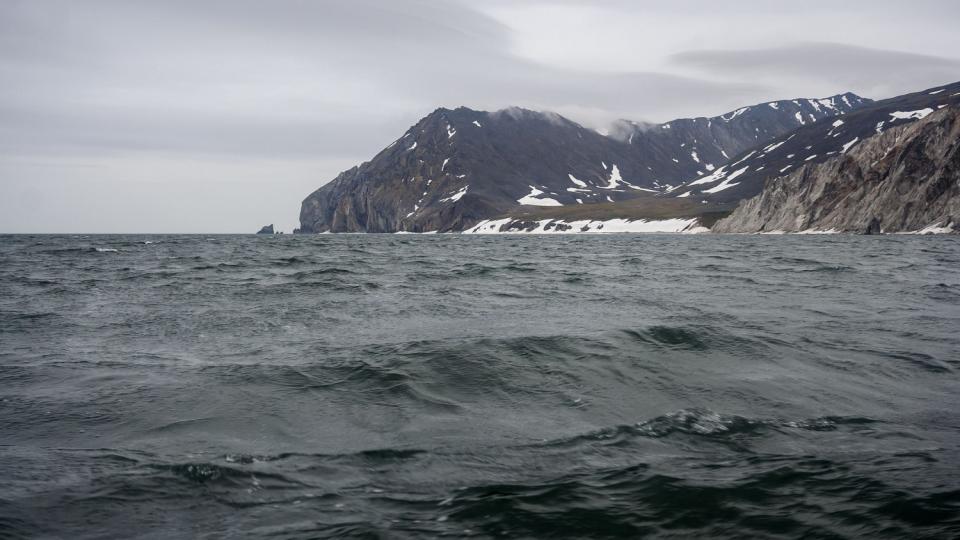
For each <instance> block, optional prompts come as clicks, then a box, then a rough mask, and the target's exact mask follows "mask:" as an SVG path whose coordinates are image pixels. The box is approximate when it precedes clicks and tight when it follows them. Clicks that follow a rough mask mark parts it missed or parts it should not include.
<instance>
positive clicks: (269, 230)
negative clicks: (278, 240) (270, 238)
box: [257, 223, 273, 234]
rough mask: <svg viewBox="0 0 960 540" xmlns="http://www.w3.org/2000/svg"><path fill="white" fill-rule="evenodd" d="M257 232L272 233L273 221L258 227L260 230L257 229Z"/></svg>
mask: <svg viewBox="0 0 960 540" xmlns="http://www.w3.org/2000/svg"><path fill="white" fill-rule="evenodd" d="M257 234H273V223H271V224H269V225H264V226H263V227H260V230H259V231H257Z"/></svg>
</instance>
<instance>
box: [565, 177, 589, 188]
mask: <svg viewBox="0 0 960 540" xmlns="http://www.w3.org/2000/svg"><path fill="white" fill-rule="evenodd" d="M567 176H569V177H570V181H571V182H573V183H574V184H576V185H578V186H580V187H587V183H586V182H584V181H583V180H579V179H577V177H575V176H574V175H572V174H567Z"/></svg>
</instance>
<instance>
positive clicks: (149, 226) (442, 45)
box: [0, 0, 960, 232]
mask: <svg viewBox="0 0 960 540" xmlns="http://www.w3.org/2000/svg"><path fill="white" fill-rule="evenodd" d="M814 3H817V2H814ZM880 4H882V3H879V2H872V3H870V4H869V5H870V6H873V8H872V10H871V11H870V12H868V15H863V13H862V12H861V14H860V16H859V19H858V21H859V23H860V25H858V27H859V26H862V25H864V24H871V23H872V24H873V26H875V27H882V28H883V29H885V30H886V29H888V28H894V27H897V25H902V26H903V28H902V29H901V32H900V34H898V35H897V36H892V37H891V36H887V38H886V39H884V40H883V47H879V46H878V45H879V43H878V42H877V40H876V39H874V38H873V37H871V36H870V35H869V34H868V33H866V32H860V31H850V32H846V34H844V33H841V32H837V31H836V28H837V26H838V25H841V26H842V23H844V21H843V20H842V17H846V16H847V14H848V13H851V12H852V11H853V10H855V9H857V7H858V6H857V5H856V3H851V4H845V6H844V7H842V8H838V7H836V6H833V7H831V8H830V9H832V10H833V15H832V16H829V17H824V16H823V15H822V12H821V15H819V20H820V25H819V27H818V25H814V24H813V22H814V21H815V18H811V17H810V16H809V13H810V11H809V10H806V11H804V10H795V9H792V8H776V9H774V8H770V7H769V5H768V3H762V2H744V3H737V5H736V6H737V7H729V6H728V7H726V8H724V10H723V11H721V10H719V9H718V8H717V7H716V6H715V5H714V3H713V2H705V1H704V2H693V1H688V2H680V3H675V4H674V5H672V6H657V7H651V6H649V5H648V3H637V2H621V1H616V0H610V1H606V2H598V3H592V4H591V5H590V6H589V7H584V5H583V4H582V3H578V2H565V1H562V0H554V1H549V0H544V1H538V2H505V1H491V2H487V3H483V4H482V5H479V6H477V5H475V4H474V3H466V2H459V1H448V2H436V1H426V0H391V1H375V0H327V1H310V0H273V1H270V2H263V1H254V0H202V1H201V0H189V1H188V0H167V1H165V2H149V1H137V0H91V1H89V2H82V3H81V2H74V1H71V0H11V1H9V2H4V3H2V4H0V231H9V232H16V231H41V232H51V231H93V232H96V231H103V232H109V231H134V230H136V231H147V230H157V231H169V232H179V231H184V232H187V231H223V232H228V231H234V232H244V231H248V230H255V229H256V228H257V227H258V226H259V225H261V224H262V223H261V222H269V221H274V222H277V223H278V224H279V225H280V226H281V228H283V229H287V230H289V229H290V228H292V226H293V225H294V224H295V220H296V215H297V210H298V204H299V201H300V200H301V199H302V198H303V197H304V196H305V195H306V194H307V193H308V192H309V191H311V190H312V189H314V188H316V187H318V186H319V185H321V184H322V183H324V182H326V181H328V180H329V179H331V178H332V177H333V176H335V175H336V173H337V172H339V170H340V169H342V168H345V167H346V166H348V165H350V164H352V163H355V162H358V161H362V160H364V159H366V158H368V157H370V156H371V155H373V154H374V153H375V152H376V151H378V150H379V149H380V148H382V147H383V146H385V145H386V144H388V143H389V142H390V141H391V140H393V139H394V138H395V137H396V136H397V135H398V134H399V133H402V132H403V131H404V130H405V129H406V128H407V127H408V126H409V125H410V124H412V123H414V122H415V121H416V120H417V119H418V118H419V117H421V116H423V115H424V114H426V113H428V112H429V111H431V110H433V109H434V108H436V107H439V106H446V107H455V106H459V105H466V106H470V107H474V108H481V109H499V108H502V107H506V106H510V105H518V106H523V107H527V108H534V109H542V110H554V111H557V112H559V113H561V114H564V115H567V116H570V117H572V118H574V119H575V120H577V121H580V122H582V123H584V124H586V125H591V126H594V127H600V126H602V125H604V124H606V123H608V122H609V121H611V120H614V119H616V118H630V119H636V120H654V121H665V120H669V119H670V118H673V117H678V116H690V115H702V114H718V113H721V112H724V111H726V110H729V109H731V108H734V107H736V106H738V105H741V104H746V103H753V102H758V101H764V100H768V99H774V98H780V97H797V96H800V95H814V96H819V95H827V94H832V93H836V92H841V91H846V90H854V91H857V92H860V93H865V94H867V95H869V96H870V97H884V95H890V94H893V93H899V92H901V91H906V90H909V89H914V88H922V87H924V86H930V85H934V84H937V83H940V82H945V81H946V80H950V79H952V78H958V79H960V69H958V66H960V64H958V61H957V58H955V57H954V56H953V55H952V51H956V50H960V48H957V47H956V45H960V43H957V40H958V39H960V38H957V36H956V35H955V34H956V32H954V31H952V30H951V27H950V26H949V25H946V24H945V23H942V24H941V23H940V22H939V21H941V20H943V19H944V18H947V17H948V16H949V15H956V14H957V13H956V12H957V8H956V7H954V6H953V4H951V3H949V2H924V1H919V2H916V3H915V5H913V6H911V9H912V11H911V12H910V13H913V14H914V15H913V16H917V17H919V16H923V15H925V14H926V15H929V16H928V20H929V21H931V22H930V24H927V25H926V26H925V27H918V26H916V25H914V24H913V20H914V19H905V18H904V17H905V15H903V14H902V13H897V10H900V9H901V8H900V7H898V6H899V4H894V3H892V2H891V3H890V4H889V6H890V9H889V10H885V9H883V6H880ZM823 5H824V6H827V3H823ZM877 6H880V7H877ZM859 7H861V8H862V7H863V6H859ZM837 10H843V11H842V12H838V11H837ZM931 14H939V16H938V17H933V15H931ZM790 17H795V18H799V19H801V22H802V23H803V24H802V25H800V26H803V27H806V29H805V31H803V32H793V33H790V32H785V31H783V30H782V29H781V28H782V27H784V26H789V25H786V24H784V23H783V21H782V19H784V18H790ZM837 17H841V19H838V18H837ZM953 20H956V18H954V19H953ZM788 22H789V21H788ZM794 24H795V22H794ZM710 28H712V29H713V31H712V33H711V35H710V36H709V39H704V32H705V30H704V29H710ZM751 28H753V30H751ZM731 29H735V30H736V31H735V32H732V31H731ZM771 29H773V30H775V32H773V34H775V35H773V34H771ZM844 35H846V36H847V37H849V39H850V41H849V42H848V41H843V40H839V39H838V37H843V36H844ZM951 47H952V48H951ZM951 75H952V76H951ZM173 194H175V195H173ZM185 199H189V204H187V203H185V202H184V200H185ZM131 209H136V211H135V212H134V211H131Z"/></svg>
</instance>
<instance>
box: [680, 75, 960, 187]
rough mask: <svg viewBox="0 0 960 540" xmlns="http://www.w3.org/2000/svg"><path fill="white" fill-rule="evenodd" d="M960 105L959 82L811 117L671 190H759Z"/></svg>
mask: <svg viewBox="0 0 960 540" xmlns="http://www.w3.org/2000/svg"><path fill="white" fill-rule="evenodd" d="M947 105H960V83H953V84H948V85H945V86H939V87H935V88H931V89H928V90H923V91H921V92H915V93H912V94H906V95H903V96H898V97H894V98H890V99H885V100H882V101H876V102H872V103H868V104H864V105H863V106H861V107H859V108H857V109H856V110H854V111H852V112H847V113H845V114H844V115H843V116H838V117H836V118H829V119H825V120H823V121H819V122H815V123H813V122H807V123H806V125H804V126H801V127H799V128H798V129H796V130H793V131H791V132H789V133H786V134H783V135H780V136H778V137H775V138H773V139H771V140H770V141H769V142H766V143H763V144H761V145H758V146H756V147H754V148H750V149H748V150H746V151H745V152H742V153H741V154H740V155H733V154H731V159H730V161H729V162H728V163H727V164H725V165H724V166H723V167H721V168H719V169H717V170H716V171H714V172H713V173H712V174H711V175H710V176H707V177H699V178H698V177H691V179H690V180H689V181H688V182H686V183H685V184H684V185H683V186H681V187H679V188H677V189H676V190H674V191H672V192H671V195H674V196H678V197H688V198H691V199H695V200H706V201H709V202H713V203H717V204H722V203H725V202H736V201H739V200H742V199H745V198H748V197H753V196H754V195H756V194H758V193H760V190H762V189H763V186H764V183H765V182H766V181H767V180H768V179H770V178H777V177H780V176H783V175H786V174H789V173H790V172H792V171H796V170H797V169H799V168H801V167H803V166H804V165H807V164H809V163H822V162H824V161H826V160H828V159H831V158H833V157H835V156H838V155H840V154H843V153H845V152H849V151H850V150H851V149H852V148H854V147H856V146H857V145H858V144H860V143H861V142H862V141H864V140H866V139H869V138H870V137H872V136H874V135H877V134H878V133H883V132H884V131H886V130H888V129H892V128H896V127H899V126H903V125H906V124H910V123H913V122H916V121H917V120H920V119H922V118H924V117H925V116H926V115H928V114H930V113H933V112H934V111H936V110H938V109H939V108H940V107H944V106H947Z"/></svg>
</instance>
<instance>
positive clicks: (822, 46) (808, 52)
mask: <svg viewBox="0 0 960 540" xmlns="http://www.w3.org/2000/svg"><path fill="white" fill-rule="evenodd" d="M671 60H672V61H673V62H675V63H676V64H677V65H680V66H684V67H690V68H694V69H696V70H698V71H700V72H702V73H707V74H709V75H711V76H714V77H721V78H732V79H741V78H744V77H751V78H754V79H755V80H757V79H759V80H761V81H766V80H770V79H776V78H780V79H783V78H791V79H796V80H801V81H802V80H807V81H811V80H813V81H817V82H829V83H831V84H833V85H835V86H836V87H837V88H838V89H839V88H845V89H850V90H854V91H857V92H860V93H862V94H865V95H867V96H868V97H890V96H893V95H898V94H902V93H906V92H910V91H917V90H922V89H924V88H926V87H928V86H935V85H937V84H942V83H947V82H953V81H955V80H957V79H960V60H957V59H954V58H946V57H940V56H932V55H924V54H916V53H909V52H902V51H892V50H881V49H872V48H866V47H857V46H853V45H844V44H839V43H796V44H792V45H787V46H783V47H776V48H768V49H752V50H697V51H686V52H682V53H678V54H675V55H673V56H671Z"/></svg>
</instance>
